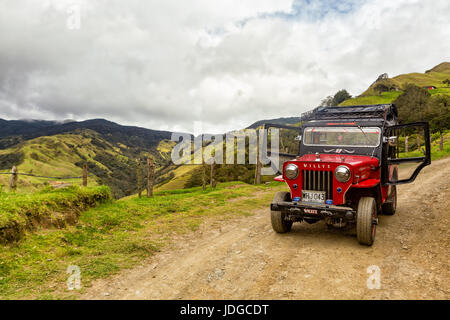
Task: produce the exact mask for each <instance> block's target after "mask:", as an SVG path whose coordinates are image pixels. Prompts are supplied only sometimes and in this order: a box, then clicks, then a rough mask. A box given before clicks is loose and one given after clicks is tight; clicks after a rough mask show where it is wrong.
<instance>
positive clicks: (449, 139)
mask: <svg viewBox="0 0 450 320" xmlns="http://www.w3.org/2000/svg"><path fill="white" fill-rule="evenodd" d="M439 143H440V137H439V134H438V133H437V134H433V136H432V141H431V160H432V161H433V160H439V159H442V158H445V157H448V156H450V132H446V133H445V134H444V148H443V150H440V148H439ZM406 157H408V158H412V157H423V152H422V151H419V150H417V149H416V150H413V151H410V152H408V154H406V153H404V152H403V153H400V158H406Z"/></svg>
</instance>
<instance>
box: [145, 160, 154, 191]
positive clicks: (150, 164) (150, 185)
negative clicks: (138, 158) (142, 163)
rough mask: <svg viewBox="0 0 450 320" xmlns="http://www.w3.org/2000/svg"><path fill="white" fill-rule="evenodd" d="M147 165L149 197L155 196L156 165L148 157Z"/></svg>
mask: <svg viewBox="0 0 450 320" xmlns="http://www.w3.org/2000/svg"><path fill="white" fill-rule="evenodd" d="M147 167H148V175H147V197H153V174H154V165H153V160H152V159H150V158H147Z"/></svg>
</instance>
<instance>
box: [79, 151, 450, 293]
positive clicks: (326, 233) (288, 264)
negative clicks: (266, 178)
mask: <svg viewBox="0 0 450 320" xmlns="http://www.w3.org/2000/svg"><path fill="white" fill-rule="evenodd" d="M449 177H450V158H449V159H444V160H440V161H435V162H433V164H432V165H431V166H429V167H427V168H425V169H424V170H423V171H422V173H421V174H420V175H419V177H418V178H417V180H416V181H415V182H414V183H413V184H408V185H403V186H399V188H398V194H399V198H398V211H397V214H396V215H394V216H380V219H379V222H380V224H379V226H378V229H377V238H376V242H375V244H374V245H373V246H372V247H365V246H360V245H359V244H358V243H357V241H356V238H355V237H354V235H351V234H349V233H348V232H343V231H341V230H327V228H326V226H325V225H324V224H323V223H317V224H314V225H309V224H306V223H302V224H294V227H293V230H292V232H291V233H289V234H284V235H280V234H276V233H274V232H273V231H272V228H271V225H270V216H269V211H268V210H259V211H256V212H255V215H254V216H251V217H246V218H239V219H236V220H234V221H232V222H227V223H226V224H220V223H217V222H214V221H209V222H205V223H204V224H203V225H202V227H201V228H200V230H198V231H196V232H194V233H192V234H190V235H187V236H184V237H180V238H179V239H174V244H173V245H172V247H171V248H170V249H169V248H167V249H166V250H164V251H163V252H161V253H159V254H157V255H155V256H154V257H152V258H151V259H150V260H149V261H148V262H147V263H146V264H144V265H143V266H140V267H137V268H135V269H133V270H126V271H123V272H121V273H120V274H118V275H116V276H113V277H110V278H108V279H104V280H99V281H97V282H95V283H94V284H93V286H92V287H91V288H88V289H87V293H86V294H85V295H84V296H82V298H84V299H92V298H95V299H449V298H450V283H449V280H448V279H450V267H449V244H450V241H449V240H450V239H449V215H450V200H449V199H450V188H449V187H450V181H449ZM371 265H375V266H378V267H379V269H380V271H381V287H380V289H378V290H377V289H372V290H370V289H368V288H367V279H368V277H369V274H368V273H367V268H368V267H369V266H371Z"/></svg>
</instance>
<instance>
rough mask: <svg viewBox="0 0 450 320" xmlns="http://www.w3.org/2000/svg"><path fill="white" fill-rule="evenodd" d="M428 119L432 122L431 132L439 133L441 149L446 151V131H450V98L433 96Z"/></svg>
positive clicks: (428, 110)
mask: <svg viewBox="0 0 450 320" xmlns="http://www.w3.org/2000/svg"><path fill="white" fill-rule="evenodd" d="M426 119H429V121H430V130H431V132H433V133H435V132H439V136H440V143H439V149H440V150H441V151H442V150H444V131H445V130H448V129H450V97H449V96H446V95H436V96H433V97H432V98H431V99H430V100H429V102H428V106H427V114H426Z"/></svg>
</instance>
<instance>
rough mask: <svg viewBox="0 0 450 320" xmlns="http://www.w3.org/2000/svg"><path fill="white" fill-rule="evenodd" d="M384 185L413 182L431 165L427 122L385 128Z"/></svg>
mask: <svg viewBox="0 0 450 320" xmlns="http://www.w3.org/2000/svg"><path fill="white" fill-rule="evenodd" d="M385 139H386V142H387V145H388V146H387V148H388V152H387V159H386V163H387V166H386V167H387V168H386V171H387V172H386V174H385V177H386V183H387V184H389V185H398V184H405V183H410V182H413V181H414V180H415V179H416V177H417V175H418V174H419V173H420V171H421V170H422V169H423V168H424V167H426V166H427V165H429V164H431V146H430V130H429V126H428V122H415V123H409V124H402V125H396V126H391V127H387V128H386V133H385Z"/></svg>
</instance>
